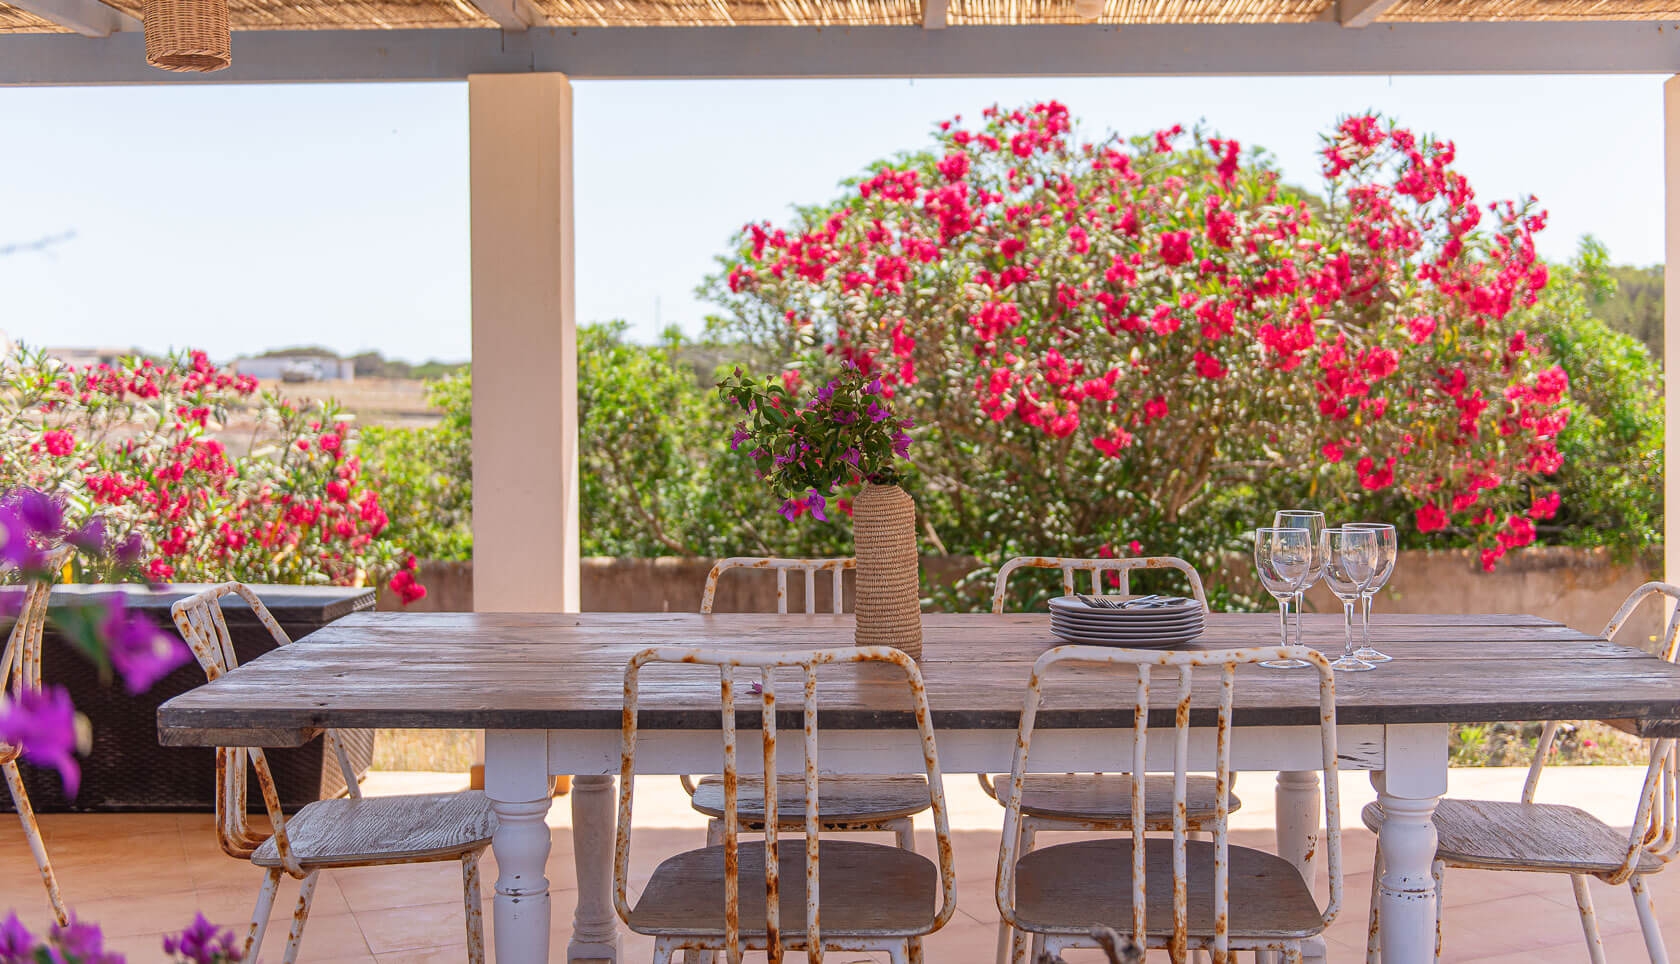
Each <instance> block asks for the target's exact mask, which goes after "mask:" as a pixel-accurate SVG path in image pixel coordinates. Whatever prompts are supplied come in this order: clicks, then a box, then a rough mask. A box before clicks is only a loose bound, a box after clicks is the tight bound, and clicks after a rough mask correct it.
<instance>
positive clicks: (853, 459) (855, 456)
mask: <svg viewBox="0 0 1680 964" xmlns="http://www.w3.org/2000/svg"><path fill="white" fill-rule="evenodd" d="M862 458H863V453H862V452H859V451H858V450H857V446H855V445H853V446H851V447H850V448H848V449H846V451H844V452H841V453H840V460H841V461H842V462H845V463H846V464H847V465H850V466H852V467H854V468H855V467H856V466H857V464H858V461H859V460H860V459H862Z"/></svg>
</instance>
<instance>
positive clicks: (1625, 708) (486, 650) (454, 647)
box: [158, 613, 1680, 745]
mask: <svg viewBox="0 0 1680 964" xmlns="http://www.w3.org/2000/svg"><path fill="white" fill-rule="evenodd" d="M923 625H924V635H925V642H924V658H923V660H922V671H923V674H924V676H925V677H926V680H927V689H928V698H929V700H930V702H931V704H932V708H933V715H934V725H935V726H936V727H952V728H999V729H1009V728H1013V727H1014V726H1015V725H1016V723H1017V721H1018V719H1017V718H1018V714H1019V711H1020V704H1021V696H1022V693H1023V692H1024V689H1025V686H1026V680H1027V672H1028V669H1029V667H1030V665H1031V663H1032V661H1033V660H1034V659H1035V658H1036V657H1037V656H1038V655H1039V654H1040V653H1042V652H1043V651H1044V650H1045V649H1046V648H1048V647H1050V646H1053V645H1057V644H1058V642H1059V641H1058V640H1057V639H1056V638H1055V637H1054V636H1052V635H1051V633H1050V628H1049V621H1048V617H1046V616H1044V615H1041V614H1010V615H1001V616H1000V615H990V614H928V615H927V616H925V617H924V620H923ZM1306 627H1307V628H1306V635H1307V642H1308V643H1309V644H1311V645H1314V646H1317V647H1319V648H1321V649H1325V650H1339V648H1340V645H1341V619H1340V618H1339V617H1338V616H1333V615H1309V616H1308V617H1307V620H1306ZM1276 628H1277V618H1276V616H1275V615H1266V614H1254V613H1214V614H1211V615H1210V616H1209V618H1208V621H1207V631H1206V634H1205V636H1204V637H1203V638H1202V640H1201V641H1200V643H1199V645H1200V646H1201V647H1203V648H1209V649H1217V648H1226V647H1232V648H1234V647H1242V646H1255V645H1264V644H1269V643H1272V642H1273V641H1275V639H1276ZM850 638H851V617H850V616H832V615H816V616H801V615H792V616H779V615H769V616H767V615H748V614H719V615H710V616H701V615H697V614H689V613H671V614H656V613H586V614H581V615H580V614H494V613H485V614H466V613H462V614H451V613H435V614H434V613H425V614H420V613H416V614H403V613H359V614H355V615H351V616H348V617H346V618H344V619H342V620H340V621H338V622H336V623H334V624H332V625H331V626H329V627H327V628H325V629H322V630H320V631H318V632H316V633H314V634H312V635H310V636H308V637H306V638H305V639H303V640H300V641H298V642H296V643H294V644H293V645H291V646H288V647H285V648H284V649H282V650H279V651H276V652H273V653H270V654H268V655H265V656H263V657H262V658H260V659H258V660H255V661H254V662H252V663H250V664H248V665H246V666H243V667H241V668H240V669H238V670H237V671H235V672H233V673H231V674H229V675H228V676H226V677H224V678H222V679H220V680H217V681H216V682H214V683H211V684H208V685H206V686H202V687H199V688H198V689H195V690H193V691H192V692H190V693H187V694H184V695H182V696H179V697H176V698H175V699H173V700H170V701H169V702H168V703H166V704H165V705H164V706H163V707H162V708H161V709H160V710H159V711H158V729H159V737H160V739H161V741H162V742H164V743H165V744H169V745H205V744H223V745H226V744H239V743H245V742H250V741H257V742H261V743H265V744H266V745H288V744H294V743H297V742H301V741H302V740H304V739H306V738H307V737H308V736H309V735H310V734H312V732H313V731H314V730H315V729H317V728H319V727H322V726H341V727H458V728H487V729H615V730H616V729H617V728H618V726H619V713H620V706H621V680H622V673H623V668H624V665H625V663H626V662H627V661H628V660H629V658H630V656H631V655H632V654H633V653H635V652H636V651H637V650H640V649H642V648H644V647H647V646H656V645H672V646H702V645H704V646H750V647H771V646H774V647H781V648H816V647H823V646H834V645H843V644H844V643H846V642H847V641H849V640H850ZM1372 640H1373V643H1374V644H1375V645H1376V646H1377V648H1379V649H1381V650H1383V651H1384V652H1387V653H1389V654H1391V655H1393V656H1394V657H1395V660H1394V661H1393V662H1392V663H1387V664H1384V665H1382V666H1380V667H1378V669H1377V670H1376V671H1374V672H1370V673H1355V674H1337V679H1336V686H1337V712H1338V718H1339V720H1340V722H1342V723H1343V724H1362V723H1366V724H1395V723H1443V722H1487V721H1498V720H1537V719H1611V718H1616V719H1632V720H1639V721H1646V722H1645V724H1644V727H1643V729H1644V732H1646V733H1649V734H1652V735H1668V734H1670V733H1672V732H1674V726H1673V724H1671V723H1668V722H1666V721H1675V720H1680V668H1676V667H1675V666H1672V665H1670V664H1668V663H1665V662H1663V661H1661V660H1659V659H1656V658H1655V657H1652V656H1649V655H1647V654H1645V653H1643V652H1641V651H1639V650H1636V649H1631V648H1627V647H1623V646H1618V645H1614V644H1612V643H1609V642H1607V641H1606V640H1604V639H1602V638H1600V637H1596V636H1591V635H1587V634H1584V633H1581V632H1578V631H1576V630H1573V629H1570V628H1568V627H1566V626H1563V625H1561V624H1558V623H1554V622H1550V621H1548V620H1544V619H1540V618H1538V617H1534V616H1521V615H1477V616H1436V615H1400V614H1379V615H1378V616H1376V617H1375V618H1374V619H1373V625H1372ZM1210 685H1211V684H1210ZM1208 696H1209V697H1210V699H1209V700H1207V701H1206V702H1207V703H1208V704H1209V707H1210V709H1209V710H1208V711H1207V712H1209V713H1210V714H1211V703H1212V700H1211V696H1212V694H1211V692H1210V693H1209V694H1208ZM779 702H780V703H781V704H782V707H783V712H786V713H788V714H789V717H788V725H797V724H796V723H795V722H794V718H795V717H794V714H796V713H797V712H798V701H797V697H796V696H791V697H785V698H784V699H783V700H781V701H779ZM1197 702H1198V704H1200V703H1202V702H1204V701H1202V700H1199V699H1198V701H1197ZM819 703H820V704H821V706H822V725H823V727H824V728H825V729H848V728H852V729H872V728H881V727H894V726H900V725H907V724H908V723H909V720H910V718H909V715H908V714H909V707H908V701H907V699H906V698H905V696H904V690H903V686H902V683H901V682H895V681H893V680H889V679H887V678H886V676H884V675H883V676H881V677H879V678H876V679H871V678H870V676H869V674H868V672H867V671H865V672H864V673H863V674H862V675H861V676H860V675H858V674H857V673H855V672H854V673H852V674H845V673H839V672H836V673H834V674H832V675H831V677H830V678H826V679H825V680H824V682H823V685H822V688H821V689H820V690H819ZM1129 704H1130V699H1129V697H1127V698H1123V699H1122V698H1116V694H1115V691H1114V680H1113V679H1112V677H1101V676H1092V677H1090V678H1080V677H1079V676H1078V675H1077V674H1073V675H1072V676H1070V678H1069V679H1067V680H1066V681H1064V682H1061V683H1059V684H1058V685H1057V686H1055V687H1054V689H1053V693H1052V694H1051V696H1050V698H1049V699H1048V700H1047V703H1046V706H1045V710H1044V712H1043V713H1042V714H1041V716H1040V720H1039V725H1040V726H1044V727H1102V726H1126V725H1129V724H1130V717H1131V712H1130V709H1129ZM641 705H642V711H641V726H642V727H643V728H647V729H658V728H668V729H680V728H703V727H704V728H711V727H715V726H717V725H718V724H717V681H716V678H715V676H707V675H706V674H705V673H703V672H699V671H692V670H690V671H688V672H682V671H680V670H673V672H672V673H671V674H670V675H669V676H666V677H660V676H657V675H655V674H648V676H647V677H646V678H645V679H644V682H643V684H642V695H641ZM1162 712H1163V713H1169V711H1168V710H1166V709H1165V708H1163V710H1162ZM1317 714H1318V710H1317V696H1316V683H1315V680H1314V677H1313V674H1311V673H1304V672H1290V671H1287V670H1268V669H1264V668H1261V667H1258V666H1245V667H1243V668H1242V670H1241V672H1240V673H1239V677H1238V683H1237V692H1236V707H1235V723H1236V724H1237V725H1239V726H1291V725H1316V723H1317V718H1318V716H1317ZM1170 720H1171V718H1170V714H1169V715H1165V716H1163V718H1162V722H1163V723H1170ZM1151 722H1152V723H1154V722H1155V721H1154V719H1153V717H1152V719H1151ZM1209 722H1211V715H1210V717H1209ZM742 724H743V725H756V724H754V723H752V721H751V717H750V715H749V714H748V712H747V711H743V716H742Z"/></svg>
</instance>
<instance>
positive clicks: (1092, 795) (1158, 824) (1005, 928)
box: [979, 556, 1242, 964]
mask: <svg viewBox="0 0 1680 964" xmlns="http://www.w3.org/2000/svg"><path fill="white" fill-rule="evenodd" d="M1018 569H1059V570H1061V573H1062V591H1063V592H1064V593H1065V594H1067V595H1073V594H1074V593H1075V592H1076V591H1078V587H1077V582H1076V574H1078V573H1088V574H1089V575H1090V579H1091V592H1092V594H1093V595H1098V596H1102V595H1107V594H1108V591H1109V587H1107V586H1105V585H1104V582H1105V581H1106V577H1107V576H1109V575H1113V576H1115V577H1116V580H1115V581H1116V582H1117V583H1118V587H1117V588H1118V591H1119V593H1120V594H1121V595H1126V594H1128V593H1129V591H1130V589H1131V573H1133V572H1135V571H1137V570H1140V569H1174V570H1177V571H1179V572H1181V573H1183V574H1184V577H1185V580H1186V581H1187V582H1189V584H1190V592H1191V594H1192V595H1193V596H1194V597H1195V599H1196V601H1197V602H1199V603H1201V604H1202V609H1203V611H1206V610H1207V609H1208V602H1207V593H1206V591H1205V590H1204V589H1203V588H1202V577H1201V574H1200V573H1198V572H1197V571H1196V567H1194V566H1192V565H1191V564H1190V563H1188V562H1186V561H1184V560H1183V559H1180V558H1178V557H1177V556H1141V557H1132V558H1126V559H1080V558H1063V557H1059V556H1023V557H1020V558H1016V559H1011V560H1009V561H1008V562H1006V563H1004V564H1003V566H1002V568H1000V569H999V570H998V576H997V585H996V588H995V589H994V590H993V592H992V612H994V613H1002V612H1003V607H1004V600H1005V599H1006V598H1007V595H1008V588H1009V576H1010V574H1011V573H1013V572H1015V571H1016V570H1018ZM979 777H980V787H981V789H983V790H985V791H986V795H987V796H989V797H991V798H992V799H994V800H997V801H998V802H999V803H1002V802H1003V801H1002V800H1001V798H1000V797H999V796H998V792H997V786H996V781H994V780H993V779H992V778H991V777H990V776H989V775H987V774H984V773H982V774H980V775H979ZM1145 782H1146V783H1147V784H1148V787H1147V790H1148V792H1147V793H1146V794H1145V798H1146V799H1147V800H1149V801H1150V805H1149V808H1148V810H1147V811H1146V812H1145V823H1144V829H1145V830H1150V831H1158V832H1165V831H1169V830H1171V829H1172V820H1173V808H1172V781H1171V779H1170V778H1168V777H1165V776H1158V777H1148V778H1146V781H1145ZM1234 786H1235V780H1234V778H1233V780H1232V781H1231V782H1230V783H1228V784H1227V800H1228V802H1227V806H1228V809H1229V810H1237V809H1240V808H1241V807H1242V801H1241V800H1239V799H1237V797H1236V796H1235V795H1234V794H1232V793H1230V790H1231V788H1232V787H1234ZM1215 796H1216V787H1215V785H1214V780H1213V778H1212V777H1210V776H1206V775H1203V774H1191V775H1190V776H1189V778H1188V790H1187V799H1186V808H1187V818H1188V821H1189V829H1190V830H1191V831H1192V832H1201V831H1205V830H1207V829H1208V827H1209V826H1211V824H1212V821H1213V820H1214V817H1215V813H1216V807H1215ZM1131 801H1132V778H1131V775H1130V774H1126V773H1035V774H1032V775H1031V776H1030V777H1028V782H1027V789H1026V792H1025V794H1024V795H1023V796H1022V800H1021V847H1022V849H1023V851H1027V850H1031V849H1032V847H1033V842H1034V838H1035V837H1036V835H1037V834H1038V833H1039V831H1044V830H1049V831H1070V830H1089V831H1098V832H1105V833H1125V832H1127V831H1129V830H1131V827H1132V806H1131ZM1011 946H1012V941H1011V935H1010V929H1009V925H1008V924H1007V923H1005V922H1002V921H1000V922H999V923H998V944H997V961H998V964H1004V962H1005V960H1006V959H1008V960H1014V961H1019V960H1020V959H1021V955H1022V954H1023V953H1025V951H1026V947H1025V942H1024V939H1016V940H1014V941H1013V947H1014V950H1013V951H1011V950H1010V948H1011Z"/></svg>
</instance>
